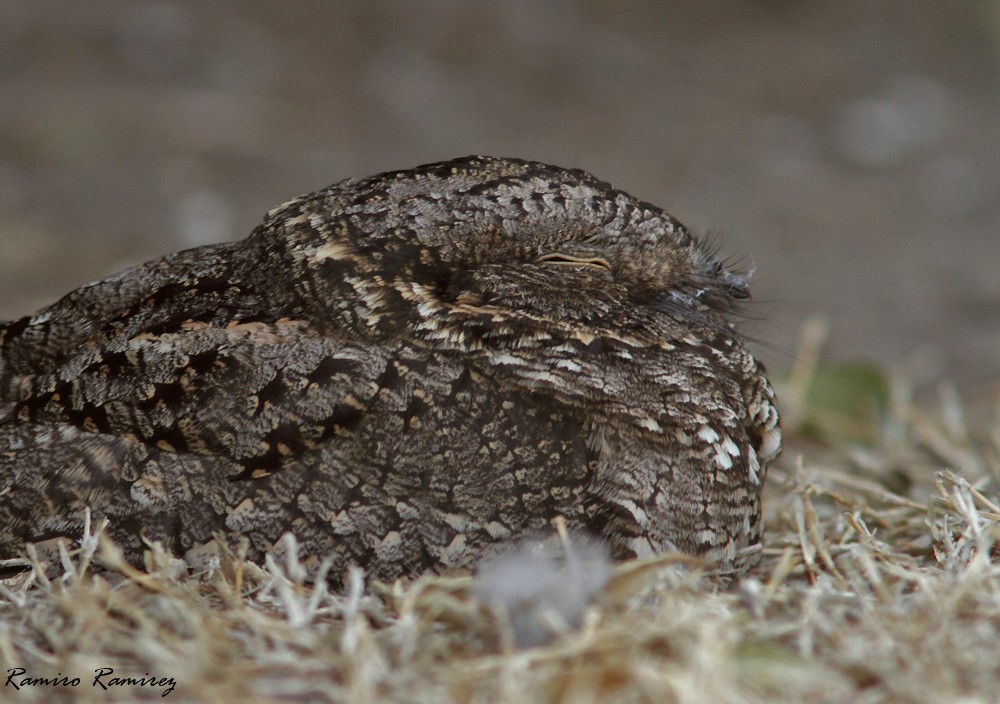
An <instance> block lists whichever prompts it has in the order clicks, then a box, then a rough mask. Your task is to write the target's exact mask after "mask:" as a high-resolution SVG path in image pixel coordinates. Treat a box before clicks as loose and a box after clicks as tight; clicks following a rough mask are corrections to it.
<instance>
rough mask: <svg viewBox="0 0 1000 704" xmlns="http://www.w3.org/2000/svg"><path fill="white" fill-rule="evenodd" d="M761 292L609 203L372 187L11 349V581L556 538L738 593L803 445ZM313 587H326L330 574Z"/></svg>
mask: <svg viewBox="0 0 1000 704" xmlns="http://www.w3.org/2000/svg"><path fill="white" fill-rule="evenodd" d="M747 297H748V288H747V282H746V280H745V278H744V277H742V276H740V275H739V274H737V273H735V272H732V271H730V270H728V269H727V267H726V266H725V265H724V263H723V262H721V261H720V260H719V259H717V258H716V257H715V256H714V255H713V254H712V253H711V252H710V251H708V250H707V249H706V247H705V246H704V244H703V243H702V242H700V241H699V240H698V239H696V238H694V237H693V236H692V235H691V234H690V233H689V232H688V231H687V230H686V229H685V228H684V226H683V225H681V224H680V223H679V222H677V221H676V220H674V219H673V218H672V217H671V216H670V215H668V214H667V213H665V212H664V211H662V210H660V209H659V208H656V207H654V206H652V205H650V204H648V203H644V202H641V201H639V200H637V199H635V198H633V197H632V196H630V195H628V194H626V193H624V192H622V191H619V190H616V189H614V188H612V187H611V186H610V185H608V184H606V183H603V182H601V181H598V180H596V179H594V178H593V177H592V176H590V175H588V174H586V173H584V172H582V171H576V170H566V169H561V168H557V167H554V166H547V165H544V164H539V163H532V162H526V161H520V160H515V159H496V158H489V157H470V158H466V159H459V160H456V161H451V162H445V163H440V164H431V165H427V166H422V167H418V168H415V169H412V170H407V171H396V172H390V173H384V174H380V175H377V176H374V177H371V178H366V179H349V180H346V181H342V182H340V183H337V184H335V185H333V186H331V187H329V188H326V189H324V190H321V191H318V192H316V193H312V194H309V195H306V196H303V197H301V198H297V199H295V200H292V201H290V202H288V203H286V204H284V205H282V206H279V207H278V208H275V209H274V210H272V211H271V212H269V213H268V214H267V216H266V217H265V218H264V221H263V223H261V225H260V226H258V227H257V228H256V229H255V230H254V231H253V233H251V235H250V236H249V237H248V238H247V239H245V240H243V241H240V242H236V243H231V244H219V245H213V246H207V247H201V248H198V249H192V250H188V251H185V252H180V253H177V254H172V255H169V256H167V257H164V258H162V259H159V260H155V261H152V262H149V263H147V264H144V265H142V266H139V267H136V268H133V269H130V270H128V271H125V272H123V273H121V274H118V275H116V276H112V277H111V278H108V279H106V280H104V281H101V282H98V283H95V284H91V285H89V286H85V287H83V288H81V289H78V290H77V291H74V292H72V293H70V294H69V295H68V296H66V297H65V298H63V299H62V300H61V301H59V302H58V303H56V304H54V305H52V306H50V307H49V308H46V309H44V310H42V311H41V312H40V313H38V314H36V315H34V316H31V317H27V318H23V319H21V320H17V321H14V322H9V323H6V324H3V325H0V557H9V556H11V555H12V554H14V553H16V552H17V551H19V550H20V549H21V546H22V545H23V543H24V542H25V541H32V542H38V541H45V540H50V539H53V538H58V537H62V536H65V537H67V538H69V539H78V538H79V536H80V534H81V531H82V520H83V509H84V507H86V506H89V507H91V509H92V510H93V512H94V513H95V516H97V517H99V516H106V517H107V518H108V519H110V530H111V533H112V535H113V537H114V538H115V539H116V540H117V541H118V542H119V543H120V544H121V545H122V546H123V547H124V549H125V551H126V555H127V556H129V557H130V559H133V560H141V555H142V550H143V549H144V544H143V538H145V539H146V540H157V541H161V542H162V543H163V544H164V546H165V547H166V548H168V549H170V550H172V551H174V552H176V553H177V554H178V555H182V556H187V557H188V559H189V560H194V561H196V560H197V559H198V556H199V555H203V554H205V551H206V549H207V548H206V546H207V545H208V544H209V543H210V542H211V540H212V537H213V533H214V532H221V533H223V534H225V535H226V536H227V537H228V538H229V539H236V538H238V537H239V536H246V537H247V538H249V541H250V546H251V549H250V554H251V557H253V558H254V559H261V558H262V556H263V554H264V553H265V552H267V551H268V550H271V549H272V548H275V547H276V544H277V543H278V541H279V539H280V537H281V536H282V534H284V533H285V532H287V531H291V532H293V533H294V534H295V535H296V536H297V537H298V539H299V543H300V545H301V546H302V548H303V551H304V552H305V553H306V554H307V555H309V556H311V557H312V558H313V559H314V560H315V561H318V559H320V558H322V557H323V556H326V555H330V554H332V555H333V556H334V557H335V559H336V563H335V569H334V574H341V573H342V572H343V569H344V568H346V566H347V565H348V564H350V563H356V564H359V565H362V566H363V567H365V568H367V569H368V570H369V572H370V573H372V574H374V575H376V576H378V577H381V578H392V577H395V576H397V575H402V574H408V573H413V572H415V571H417V570H421V569H425V568H435V569H441V568H444V567H448V566H463V565H469V564H473V563H475V562H476V561H478V560H479V559H480V558H481V557H482V556H484V555H487V554H489V553H490V552H492V551H493V550H494V549H495V548H496V546H498V545H500V544H502V543H503V542H505V541H508V540H510V539H511V538H513V537H515V536H518V535H521V534H524V533H526V532H531V531H539V530H544V529H547V527H548V526H550V524H551V523H552V521H553V519H554V518H555V517H557V516H560V515H561V516H564V517H565V518H566V520H567V523H568V525H569V527H570V528H571V529H579V530H584V531H590V532H593V533H595V534H597V535H599V536H601V537H603V538H604V539H605V540H606V541H607V542H608V544H609V545H610V547H611V549H612V552H613V553H614V554H615V555H616V556H618V557H629V556H633V555H647V554H650V553H657V552H661V551H664V550H667V549H673V548H676V549H680V550H682V551H685V552H688V553H692V554H706V555H708V556H710V557H711V558H714V559H716V560H719V561H720V562H721V563H722V564H723V566H724V567H728V568H730V569H736V570H739V569H741V568H743V567H745V566H747V565H748V564H751V563H752V562H753V561H754V554H755V552H756V551H757V550H759V541H760V537H761V512H760V503H759V494H760V489H761V484H762V482H763V480H764V474H765V468H766V465H767V462H768V461H769V460H771V459H772V458H773V457H774V456H775V455H776V454H777V452H778V450H779V447H780V433H779V429H778V418H777V412H776V409H775V406H774V404H773V393H772V390H771V387H770V385H769V383H768V381H767V379H766V378H765V376H764V371H763V368H762V367H761V365H760V364H759V363H758V362H757V361H756V360H755V359H754V358H753V356H751V354H750V352H749V351H748V350H747V348H746V346H745V345H744V342H743V340H742V339H741V337H740V335H739V334H737V333H736V332H735V331H734V329H733V327H732V326H731V324H730V322H729V321H728V320H727V314H728V313H730V312H731V311H732V309H733V306H734V303H735V302H736V301H739V300H740V299H745V298H747ZM314 564H315V563H314Z"/></svg>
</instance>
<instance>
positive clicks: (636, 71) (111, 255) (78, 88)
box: [0, 0, 1000, 394]
mask: <svg viewBox="0 0 1000 704" xmlns="http://www.w3.org/2000/svg"><path fill="white" fill-rule="evenodd" d="M998 68H1000V2H998V1H997V0H991V1H986V0H960V1H953V2H935V3H931V2H921V3H918V2H912V0H895V1H893V0H847V1H841V2H836V3H831V2H821V1H819V0H816V1H805V0H802V1H793V0H785V1H780V0H769V1H765V0H757V1H752V0H743V1H737V0H726V1H722V0H700V1H699V2H697V3H694V2H690V3H682V2H664V1H662V0H647V1H645V2H642V1H638V0H635V1H632V0H629V1H616V2H601V1H598V0H592V1H570V0H564V1H560V0H548V1H544V2H538V1H536V2H532V1H530V0H523V1H517V0H492V1H491V2H463V1H462V0H435V1H426V2H388V1H373V0H359V1H355V2H336V3H334V2H324V1H321V0H316V1H308V0H282V1H281V2H274V1H273V0H245V1H244V2H240V3H231V2H206V1H204V0H190V1H168V0H156V1H151V2H135V1H132V0H90V1H88V2H85V3H84V2H79V0H46V1H45V2H39V1H37V0H24V1H19V0H5V1H4V2H3V3H0V319H5V318H14V317H19V316H21V315H24V314H27V313H30V312H32V311H34V310H35V309H37V308H38V307H40V306H42V305H44V304H47V303H49V302H51V301H53V300H54V299H55V298H57V297H58V296H60V295H62V294H63V293H66V292H68V291H69V290H70V289H72V288H74V287H76V286H79V285H81V284H83V283H86V282H89V281H92V280H95V279H98V278H101V277H104V276H106V275H108V274H111V273H113V272H115V271H117V270H119V269H121V268H123V267H125V266H128V265H130V264H134V263H138V262H141V261H144V260H146V259H149V258H153V257H156V256H159V255H161V254H165V253H167V252H170V251H173V250H177V249H181V248H187V247H192V246H196V245H200V244H205V243H209V242H217V241H221V240H228V239H234V238H240V237H243V236H245V235H246V234H247V233H249V232H250V230H251V229H252V228H253V227H254V225H255V224H256V223H257V222H258V220H259V219H260V217H261V216H262V215H263V213H264V212H265V211H267V210H268V209H269V208H271V207H272V206H274V205H276V204H278V203H281V202H283V201H285V200H287V199H289V198H291V197H292V196H295V195H298V194H300V193H303V192H307V191H312V190H316V189H318V188H320V187H322V186H325V185H327V184H329V183H332V182H334V181H337V180H340V179H342V178H345V177H348V176H363V175H369V174H373V173H375V172H378V171H381V170H385V169H391V168H403V167H409V166H413V165H416V164H419V163H423V162H428V161H435V160H439V159H445V158H450V157H455V156H461V155H465V154H470V153H485V154H494V155H500V156H521V157H526V158H531V159H537V160H541V161H547V162H550V163H554V164H558V165H561V166H570V167H580V168H584V169H586V170H588V171H591V172H592V173H594V174H596V175H597V176H598V177H600V178H602V179H605V180H608V181H611V182H612V183H614V184H615V185H617V186H619V187H621V188H623V189H625V190H627V191H629V192H631V193H633V194H634V195H636V196H639V197H641V198H643V199H646V200H649V201H651V202H653V203H655V204H657V205H660V206H662V207H664V208H665V209H667V210H668V211H669V212H671V213H672V214H674V215H675V216H677V217H678V218H680V219H681V220H682V221H683V222H685V223H686V224H687V225H688V226H689V227H691V228H692V229H693V230H695V231H697V232H701V233H706V234H709V233H710V234H711V235H712V236H713V237H716V238H719V239H720V240H721V241H722V242H723V245H722V248H723V251H724V252H727V253H732V254H734V255H737V256H739V257H740V258H741V261H742V262H743V263H744V265H745V266H746V267H755V273H754V275H753V281H752V283H753V293H754V299H755V302H754V303H753V304H752V305H751V307H750V315H751V316H753V317H754V318H757V320H752V321H749V322H748V323H747V324H746V326H745V327H746V329H748V331H749V333H750V334H751V335H753V336H754V337H757V338H760V339H761V340H764V341H766V342H767V343H768V344H767V345H762V346H760V347H759V349H758V352H759V353H760V354H761V356H762V357H763V358H764V359H765V360H766V361H767V362H768V364H769V365H770V366H771V367H772V368H777V369H778V370H781V369H787V368H788V367H789V366H790V365H791V364H792V363H793V356H792V355H793V354H794V351H795V349H796V345H797V335H798V331H799V328H800V326H801V323H802V321H803V320H804V319H805V317H806V316H808V315H810V314H813V313H819V314H823V315H825V316H827V318H828V319H829V321H830V325H831V334H830V341H829V350H828V351H829V358H830V359H833V360H869V361H873V362H877V363H884V364H888V365H893V366H894V367H898V368H905V369H909V370H911V371H912V372H913V373H914V374H916V375H917V376H918V377H919V378H920V379H921V380H923V381H925V382H926V383H927V384H932V383H933V382H934V381H935V380H937V379H939V378H949V379H952V380H955V381H956V382H957V383H958V384H959V388H960V389H961V390H962V391H963V392H965V393H972V394H976V393H977V392H980V391H982V389H984V388H988V387H990V385H992V388H993V389H994V390H995V389H996V383H997V379H998V378H1000V271H998V269H1000V72H998Z"/></svg>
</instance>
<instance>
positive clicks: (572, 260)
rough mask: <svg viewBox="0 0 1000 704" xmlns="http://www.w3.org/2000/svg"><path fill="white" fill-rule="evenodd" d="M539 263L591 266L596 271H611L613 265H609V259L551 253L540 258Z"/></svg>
mask: <svg viewBox="0 0 1000 704" xmlns="http://www.w3.org/2000/svg"><path fill="white" fill-rule="evenodd" d="M538 261H540V262H545V263H547V264H572V265H575V266H581V265H582V266H591V267H594V268H595V269H608V270H610V269H611V264H610V263H608V260H607V259H603V258H601V257H576V256H573V255H572V254H566V253H564V252H550V253H549V254H543V255H542V256H540V257H539V258H538Z"/></svg>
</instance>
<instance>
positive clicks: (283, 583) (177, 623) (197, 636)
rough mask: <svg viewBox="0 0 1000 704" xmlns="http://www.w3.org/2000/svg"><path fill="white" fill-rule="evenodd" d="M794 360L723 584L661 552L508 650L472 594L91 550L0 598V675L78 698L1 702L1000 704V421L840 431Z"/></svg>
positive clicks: (898, 421) (904, 404)
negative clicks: (977, 430)
mask: <svg viewBox="0 0 1000 704" xmlns="http://www.w3.org/2000/svg"><path fill="white" fill-rule="evenodd" d="M810 344H812V345H813V347H816V345H815V340H813V341H812V342H811V343H808V344H806V346H805V348H804V351H803V354H802V355H801V356H800V359H802V360H804V361H802V362H800V365H799V368H798V369H797V370H796V371H795V372H794V373H793V374H792V376H791V378H790V379H789V380H787V382H786V383H785V384H784V385H783V386H782V400H783V405H784V407H785V413H786V429H787V430H788V431H789V432H788V435H789V441H788V443H787V444H786V451H785V453H784V455H783V457H782V458H781V460H780V461H779V462H778V463H777V465H776V466H775V467H773V468H772V471H771V474H770V477H769V480H768V487H767V491H766V500H767V504H766V506H767V529H768V547H767V549H766V551H765V555H764V559H763V560H762V563H761V564H760V565H759V566H758V567H757V568H755V569H754V570H753V571H752V573H751V574H750V575H748V576H747V577H745V578H743V579H742V580H741V581H740V582H738V583H736V584H733V585H725V584H723V583H721V582H719V581H718V580H716V579H715V578H713V577H712V576H711V575H710V574H706V573H705V572H704V570H703V569H702V568H701V567H699V566H693V567H692V566H691V565H690V564H689V563H690V561H689V560H678V559H677V558H676V557H673V556H665V557H663V558H660V559H656V560H651V561H645V562H634V563H627V564H621V565H618V566H616V567H615V569H614V572H613V575H612V578H611V581H610V583H609V585H608V586H607V588H606V589H605V590H604V591H603V592H602V593H601V595H600V596H599V597H598V599H597V600H596V601H595V602H594V603H593V604H592V605H591V606H590V607H589V608H588V609H587V611H586V613H585V614H584V618H583V624H582V626H581V627H580V628H578V629H575V630H573V631H571V632H567V633H564V634H563V635H560V636H558V637H556V638H555V639H553V640H552V641H550V642H549V643H548V644H547V645H545V646H542V647H536V648H528V649H515V648H514V647H513V646H512V642H513V636H512V634H511V632H510V628H509V626H508V625H507V622H506V621H505V620H504V619H503V618H502V617H499V616H498V615H497V614H496V613H495V612H493V611H491V610H490V609H487V608H486V607H484V606H482V605H480V604H479V603H477V602H476V601H475V600H474V599H473V598H472V596H471V595H470V594H471V591H472V579H471V578H470V577H465V576H458V577H454V576H453V577H433V576H426V577H423V578H421V579H418V580H416V581H413V582H410V583H406V584H402V583H397V584H393V585H380V584H365V582H364V579H363V576H362V575H361V574H360V573H357V574H352V575H351V577H350V580H349V582H350V586H349V587H348V589H346V590H345V591H344V592H343V593H330V592H329V591H328V589H327V587H326V584H325V582H319V583H315V584H314V583H308V582H306V580H305V579H304V573H303V570H302V569H301V567H300V566H299V565H298V564H297V563H296V562H295V561H294V560H292V561H291V562H289V563H288V564H283V565H275V564H268V565H265V566H264V567H259V566H256V565H253V564H248V563H246V562H244V561H243V560H241V559H240V557H239V555H226V556H225V557H224V558H223V559H222V560H221V561H220V563H219V564H218V565H217V566H216V568H215V569H213V570H212V571H210V572H208V573H203V574H189V573H188V572H187V571H186V570H185V569H183V567H182V565H180V564H178V562H177V561H175V560H173V559H172V558H171V557H169V556H168V555H165V554H163V553H162V552H160V551H157V550H155V549H152V550H151V551H150V552H149V553H148V565H147V569H146V570H144V571H137V570H134V569H132V568H130V567H128V566H127V565H125V564H124V563H123V562H122V561H121V559H120V558H119V557H118V556H117V555H116V552H115V550H114V547H113V546H112V545H110V544H109V543H107V542H106V541H104V540H102V539H97V538H93V539H88V540H84V541H82V542H83V546H82V547H81V548H80V549H79V550H77V551H75V552H71V553H66V554H65V555H64V556H63V559H62V561H61V565H59V566H58V571H60V572H61V576H60V577H59V578H57V579H47V578H46V577H45V570H44V569H38V568H36V569H33V570H31V571H29V572H27V573H24V574H23V575H21V576H20V577H19V578H18V579H17V580H8V581H7V583H6V586H4V587H2V588H0V668H2V670H3V671H4V673H3V676H4V677H6V676H7V672H6V671H7V670H8V668H24V670H25V672H26V674H25V675H23V676H32V677H57V676H66V677H70V678H72V677H79V678H80V684H79V685H78V686H76V687H66V686H53V685H43V684H38V685H35V686H24V687H22V688H21V689H20V691H15V690H14V689H13V688H12V687H11V686H6V687H3V688H0V700H4V701H60V700H71V699H72V700H79V701H99V702H108V701H123V700H124V701H130V700H136V699H146V698H148V699H151V700H152V699H160V698H161V696H162V695H163V693H164V691H165V689H166V688H167V686H166V685H164V686H149V685H147V686H138V687H126V688H113V689H112V690H111V691H105V690H103V689H101V688H100V687H94V686H92V682H93V677H94V675H93V673H94V670H95V669H97V668H102V667H104V668H113V669H114V671H115V672H114V676H118V675H132V676H136V677H143V676H144V675H146V673H148V674H149V676H152V677H157V678H160V677H164V678H173V679H174V680H175V682H176V686H175V688H174V689H173V690H172V691H171V692H170V693H169V694H168V695H167V698H168V699H169V700H170V701H242V702H245V703H247V704H248V703H250V702H258V701H261V702H264V701H274V700H275V699H281V700H286V701H303V702H306V701H308V702H312V701H336V702H381V701H400V702H447V701H456V702H493V701H498V702H536V701H546V702H548V701H560V702H574V703H576V702H581V703H582V702H609V701H626V702H632V701H635V702H647V701H648V702H784V701H788V702H802V701H809V702H813V701H815V702H821V701H831V702H837V701H844V702H846V701H850V702H925V701H926V702H942V701H963V702H978V701H982V702H986V701H995V699H996V697H997V692H1000V564H997V563H995V562H994V560H993V556H994V554H995V549H996V548H995V546H996V545H997V544H998V541H1000V497H998V496H997V493H996V490H997V477H998V475H1000V425H998V423H997V421H996V419H993V418H991V420H990V422H982V423H980V425H982V426H983V427H986V428H990V427H992V434H990V432H987V433H985V434H983V435H981V436H980V437H978V438H976V437H973V434H972V433H971V432H970V431H969V429H968V424H967V423H966V422H965V421H964V420H963V418H962V410H961V407H960V405H959V403H958V401H957V400H956V399H955V397H954V394H953V393H950V392H947V391H945V393H943V394H942V397H941V400H940V401H939V402H938V403H936V404H929V406H930V407H929V408H928V407H926V406H925V407H923V408H921V407H918V406H917V405H915V404H913V403H912V402H911V401H910V400H909V394H908V393H907V389H906V387H905V385H904V384H901V383H899V382H895V383H892V384H889V385H888V386H887V389H888V394H887V396H886V399H885V401H886V405H885V408H884V409H882V410H881V411H879V412H875V413H872V414H870V415H867V416H866V414H864V413H862V414H854V415H851V414H846V415H844V414H841V415H840V416H839V417H837V414H836V413H835V412H834V413H831V412H830V411H829V409H827V408H824V407H823V403H822V400H821V401H820V402H819V403H817V402H816V401H815V400H810V398H809V396H810V392H809V389H810V388H811V387H812V382H813V380H814V379H815V377H816V375H817V373H818V372H817V369H819V367H817V366H816V365H815V363H814V360H815V357H816V355H815V354H813V353H814V352H815V349H813V348H811V347H810ZM825 414H826V415H825ZM859 416H860V417H859ZM826 426H828V427H830V428H836V429H837V430H835V431H831V432H829V433H825V434H824V433H823V432H822V431H820V437H819V438H818V439H817V438H816V434H817V428H820V429H822V428H823V427H826ZM858 433H860V435H859V434H858ZM98 529H99V527H95V531H97V532H99V530H98ZM28 559H29V560H30V559H32V558H30V557H29V558H28ZM92 562H100V563H102V564H103V569H100V570H95V569H94V568H93V567H92ZM679 562H680V563H681V565H680V566H679V565H678V563H679ZM36 567H38V566H37V565H36ZM49 572H50V574H51V573H52V570H51V567H50V569H49ZM57 673H58V675H57ZM19 680H20V678H15V681H19ZM106 680H107V678H106V679H105V681H106Z"/></svg>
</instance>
